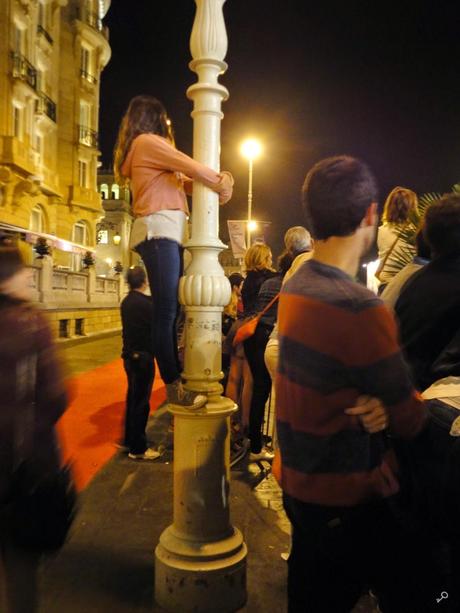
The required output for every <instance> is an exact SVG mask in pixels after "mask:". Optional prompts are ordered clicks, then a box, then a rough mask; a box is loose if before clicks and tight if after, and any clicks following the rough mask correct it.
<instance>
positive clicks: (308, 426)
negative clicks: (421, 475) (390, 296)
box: [276, 260, 427, 506]
mask: <svg viewBox="0 0 460 613" xmlns="http://www.w3.org/2000/svg"><path fill="white" fill-rule="evenodd" d="M278 324H279V341H280V348H279V365H278V374H277V380H276V395H277V427H278V437H279V444H280V450H281V456H282V487H283V489H284V491H285V492H286V493H287V494H289V495H290V496H293V497H294V498H297V499H299V500H302V501H304V502H308V503H315V504H320V505H330V506H353V505H357V504H360V503H365V502H367V501H369V500H372V499H375V498H382V497H387V496H390V495H392V494H394V493H396V492H397V491H398V482H397V478H396V475H395V472H396V468H397V467H396V462H395V459H394V456H393V453H392V451H391V450H390V449H389V445H388V439H387V436H386V434H384V433H378V434H368V433H367V432H365V431H364V430H363V428H362V426H361V424H360V422H359V421H358V419H357V418H356V417H352V416H348V415H346V414H345V412H344V411H345V409H346V408H349V407H352V406H354V405H355V404H356V399H357V397H358V396H359V395H362V394H369V395H370V396H374V397H377V398H380V399H381V400H382V402H383V403H384V404H385V405H386V407H387V410H388V415H389V428H390V432H391V433H392V434H393V435H395V436H400V437H403V438H412V437H414V436H415V435H416V434H417V433H418V432H419V431H420V430H421V428H422V427H423V425H424V423H425V420H426V416H427V413H426V408H425V406H424V404H423V401H422V400H421V398H420V397H419V396H418V395H417V393H416V392H415V391H414V388H413V386H412V382H411V379H410V374H409V370H408V367H407V366H406V364H405V362H404V360H403V358H402V355H401V352H400V349H399V345H398V340H397V329H396V323H395V320H394V318H393V316H392V314H391V313H390V311H389V310H388V309H387V307H386V306H385V305H384V304H383V302H382V301H381V300H380V299H379V298H378V297H377V296H375V295H374V294H372V293H371V292H370V291H369V290H367V289H366V288H365V287H363V286H361V285H359V284H358V283H355V282H354V281H353V280H352V279H351V277H349V276H348V275H347V274H346V273H344V272H343V271H341V270H340V269H338V268H335V267H332V266H327V265H324V264H322V263H320V262H318V261H316V260H310V261H308V262H306V263H305V264H304V265H303V266H302V267H301V268H300V269H299V271H298V272H297V273H296V274H295V275H294V276H293V277H292V278H291V279H289V281H287V283H286V284H285V285H284V286H283V289H282V291H281V296H280V301H279V308H278Z"/></svg>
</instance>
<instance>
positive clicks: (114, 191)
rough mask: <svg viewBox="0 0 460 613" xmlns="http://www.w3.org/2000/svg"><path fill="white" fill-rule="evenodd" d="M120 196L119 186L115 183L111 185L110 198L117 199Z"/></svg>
mask: <svg viewBox="0 0 460 613" xmlns="http://www.w3.org/2000/svg"><path fill="white" fill-rule="evenodd" d="M119 198H120V188H119V187H118V185H117V184H116V183H114V184H113V185H112V200H119Z"/></svg>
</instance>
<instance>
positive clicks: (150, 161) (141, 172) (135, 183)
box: [121, 134, 221, 217]
mask: <svg viewBox="0 0 460 613" xmlns="http://www.w3.org/2000/svg"><path fill="white" fill-rule="evenodd" d="M121 171H122V174H123V175H124V176H125V177H129V179H130V181H131V190H132V194H133V212H134V215H135V216H136V217H144V216H145V215H150V214H151V213H156V212H157V211H163V210H165V209H166V210H180V211H184V213H188V205H187V198H186V197H185V189H184V182H186V181H187V178H188V177H190V178H191V179H196V180H197V181H199V182H200V183H203V184H204V185H206V186H207V187H210V188H211V189H214V190H216V187H217V186H218V185H219V184H220V183H221V175H220V174H219V173H217V172H215V171H214V170H211V169H210V168H208V167H207V166H204V165H203V164H200V163H199V162H197V161H195V160H194V159H192V158H191V157H189V156H188V155H185V153H181V152H180V151H178V150H177V149H176V148H175V147H174V146H173V145H172V144H171V143H170V142H169V141H168V140H167V139H166V138H163V137H162V136H158V135H157V134H140V135H139V136H137V137H136V138H135V139H134V140H133V142H132V144H131V147H130V149H129V152H128V155H127V156H126V159H125V161H124V162H123V165H122V167H121ZM184 175H185V176H184ZM216 191H219V190H216Z"/></svg>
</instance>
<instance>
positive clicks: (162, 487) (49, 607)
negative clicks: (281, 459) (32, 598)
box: [39, 338, 374, 613]
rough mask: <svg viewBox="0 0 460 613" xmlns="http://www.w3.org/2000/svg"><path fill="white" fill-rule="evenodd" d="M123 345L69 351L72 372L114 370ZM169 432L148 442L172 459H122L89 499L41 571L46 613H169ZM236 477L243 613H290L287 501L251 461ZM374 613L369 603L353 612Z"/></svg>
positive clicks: (153, 429) (152, 433)
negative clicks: (160, 599) (157, 554)
mask: <svg viewBox="0 0 460 613" xmlns="http://www.w3.org/2000/svg"><path fill="white" fill-rule="evenodd" d="M119 342H120V341H119V339H118V340H117V339H113V338H112V339H106V340H101V341H97V342H95V343H91V344H87V345H86V346H78V347H75V348H69V349H67V350H65V353H66V358H67V360H68V363H69V364H70V367H71V371H72V372H73V373H82V372H84V371H85V370H89V369H94V367H96V366H101V365H103V364H104V363H105V362H109V361H110V360H113V359H114V358H116V357H117V355H118V352H119ZM85 347H86V349H85ZM170 422H171V417H170V415H169V413H168V412H167V411H166V410H165V409H164V408H160V409H159V410H157V411H156V412H155V414H154V415H153V416H151V418H150V421H149V428H148V435H149V439H150V440H151V441H152V442H153V443H154V444H155V445H156V446H160V447H161V448H162V449H163V450H164V451H163V454H162V456H161V458H159V459H158V460H156V461H154V462H151V463H142V462H133V461H132V460H129V459H128V458H127V457H126V455H124V454H122V453H117V454H116V455H115V456H114V457H113V458H112V459H111V460H110V461H109V462H108V463H107V464H106V465H105V466H104V467H103V468H102V469H101V470H99V471H98V472H97V474H96V475H95V477H94V478H93V479H92V480H91V481H90V483H89V485H88V486H87V487H86V488H85V489H84V491H83V492H82V494H81V501H80V510H79V513H78V516H77V518H76V521H75V523H74V526H73V529H72V534H71V537H70V539H69V541H68V543H67V544H66V545H65V547H64V548H63V549H62V550H61V552H60V553H59V554H58V555H57V556H55V557H54V558H50V559H47V560H46V561H45V563H44V564H43V567H42V572H41V606H40V609H39V613H105V612H110V613H152V612H158V613H159V612H161V611H163V609H161V608H160V607H158V606H157V605H156V604H155V602H154V593H153V589H154V550H155V546H156V544H157V543H158V540H159V537H160V534H161V532H162V531H163V530H164V529H165V528H166V527H167V526H168V525H169V524H170V523H171V521H172V501H173V466H172V434H171V433H170V432H169V425H170ZM267 468H268V465H267ZM231 476H232V479H231V490H230V491H231V493H230V509H231V519H232V524H233V525H234V526H236V527H238V528H239V529H240V530H241V531H242V533H243V535H244V539H245V542H246V544H247V546H248V558H247V587H248V602H247V604H246V606H245V607H244V608H243V609H242V611H245V612H249V613H284V612H285V611H286V573H287V564H286V562H285V561H284V559H283V558H282V557H281V554H283V553H286V552H287V551H288V549H289V522H288V520H287V518H286V517H285V515H284V512H283V510H282V502H281V491H280V489H279V487H278V485H277V483H276V481H275V480H274V479H273V477H272V476H271V475H270V474H269V473H268V472H263V471H261V470H260V468H259V467H258V466H257V465H255V464H248V462H247V458H244V459H243V460H241V461H240V462H239V464H237V465H236V466H235V467H234V469H233V470H232V472H231ZM373 611H374V610H373V609H372V608H371V607H369V606H368V605H366V604H365V602H364V601H362V602H361V603H360V606H358V607H357V608H356V609H355V613H358V612H359V613H373ZM216 613H219V606H218V604H216ZM325 613H326V612H325Z"/></svg>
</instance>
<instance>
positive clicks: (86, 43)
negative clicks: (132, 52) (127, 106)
mask: <svg viewBox="0 0 460 613" xmlns="http://www.w3.org/2000/svg"><path fill="white" fill-rule="evenodd" d="M109 6H110V0H2V2H0V229H3V230H6V231H8V230H12V231H17V234H18V235H19V236H20V237H21V238H23V239H25V244H27V245H29V247H28V253H29V256H30V264H31V265H32V266H33V267H34V270H35V273H34V279H35V281H36V287H35V289H34V291H35V294H36V299H37V300H38V301H39V302H40V303H41V304H42V305H43V307H44V308H45V309H47V310H48V311H49V312H50V316H51V313H52V317H51V318H52V320H53V321H54V320H55V321H56V331H59V329H61V332H62V334H61V336H63V337H64V336H65V334H64V332H63V331H64V324H59V321H60V320H67V324H68V326H67V327H68V334H67V336H72V335H73V333H74V331H75V330H77V332H78V331H81V330H83V329H84V328H85V322H84V321H83V322H81V321H80V322H78V323H76V322H77V320H81V319H85V318H84V317H79V316H78V314H79V313H81V312H84V313H85V317H86V319H87V320H88V321H87V326H86V328H87V330H89V329H91V332H97V331H98V330H99V329H101V330H102V329H105V328H107V327H117V326H119V320H118V319H117V317H118V299H119V295H120V291H119V288H118V285H121V283H119V282H118V281H117V280H116V279H114V280H113V283H112V284H110V283H108V282H107V283H106V282H105V281H104V279H99V280H97V278H93V277H94V276H95V272H94V271H92V272H90V269H88V268H87V269H86V270H85V269H84V263H83V258H84V255H85V251H86V250H89V251H90V252H92V253H94V252H95V247H96V225H97V223H98V221H99V220H100V219H101V218H102V217H103V216H104V210H103V208H102V203H101V196H100V193H99V191H98V187H97V169H98V165H99V156H100V152H99V149H98V115H99V90H100V87H99V84H100V77H101V72H102V70H103V69H104V67H105V66H106V65H107V63H108V61H109V60H110V55H111V49H110V45H109V33H108V29H107V27H106V26H105V25H104V23H103V18H104V16H105V15H106V13H107V11H108V9H109ZM38 237H42V238H44V239H45V240H46V241H47V243H48V245H49V246H50V247H52V259H50V258H48V256H46V258H45V260H43V259H42V260H36V259H35V254H34V251H33V249H32V245H33V243H34V242H35V241H36V239H37V238H38ZM26 251H27V250H26ZM114 284H115V285H114ZM112 285H114V287H112ZM109 286H110V287H109ZM96 287H98V288H99V291H96ZM39 288H41V291H39ZM105 290H107V292H105ZM86 311H88V313H86ZM90 312H91V316H90V315H89V313H90ZM98 319H99V320H100V321H99V323H98ZM89 321H91V324H90V323H89ZM67 324H66V325H67ZM99 324H100V325H99ZM106 324H109V325H106Z"/></svg>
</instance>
